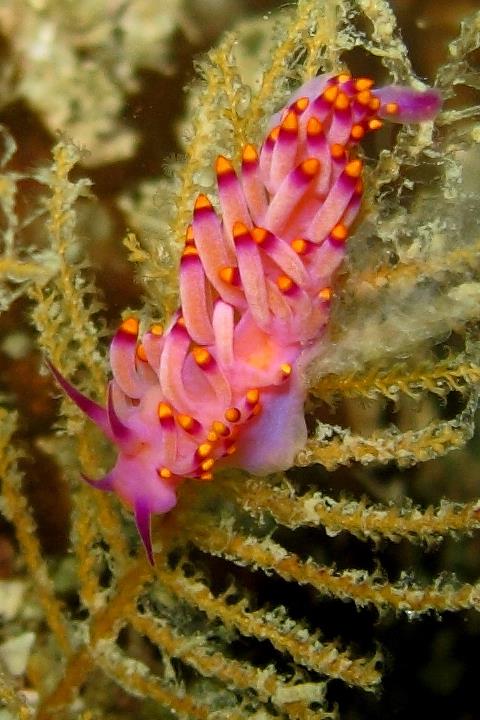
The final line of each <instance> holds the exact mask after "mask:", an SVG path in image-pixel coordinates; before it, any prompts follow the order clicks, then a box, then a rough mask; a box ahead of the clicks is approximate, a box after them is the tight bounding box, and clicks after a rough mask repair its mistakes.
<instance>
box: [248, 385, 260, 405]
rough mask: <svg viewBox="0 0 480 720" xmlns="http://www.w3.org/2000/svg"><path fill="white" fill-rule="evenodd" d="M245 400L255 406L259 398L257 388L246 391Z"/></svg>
mask: <svg viewBox="0 0 480 720" xmlns="http://www.w3.org/2000/svg"><path fill="white" fill-rule="evenodd" d="M246 398H247V402H248V403H249V404H250V405H255V404H256V403H258V400H259V398H260V391H259V390H258V389H257V388H252V389H251V390H248V391H247V394H246Z"/></svg>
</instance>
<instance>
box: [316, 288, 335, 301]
mask: <svg viewBox="0 0 480 720" xmlns="http://www.w3.org/2000/svg"><path fill="white" fill-rule="evenodd" d="M318 297H319V299H320V300H323V301H324V302H329V301H330V300H331V299H332V288H329V287H326V288H323V289H322V290H320V292H319V293H318Z"/></svg>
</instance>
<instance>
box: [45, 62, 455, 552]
mask: <svg viewBox="0 0 480 720" xmlns="http://www.w3.org/2000/svg"><path fill="white" fill-rule="evenodd" d="M440 105H441V98H440V96H439V94H438V93H437V92H436V91H435V90H432V89H427V90H425V91H423V92H422V91H417V90H412V89H410V88H405V87H396V86H390V87H385V88H381V89H376V88H374V86H373V81H372V80H371V79H370V78H353V77H352V76H351V75H350V74H348V73H341V74H338V75H322V76H320V77H317V78H314V79H313V80H310V81H309V82H307V83H306V84H305V85H303V86H302V87H301V88H300V89H299V90H298V91H297V92H296V93H295V94H294V95H293V97H292V98H291V100H290V101H289V103H288V105H287V106H286V107H285V108H283V110H281V111H280V112H279V113H277V114H276V115H274V116H273V118H272V121H271V123H270V125H269V128H268V132H267V135H266V138H265V140H264V142H263V144H262V145H261V147H259V148H257V147H255V146H254V145H252V144H247V145H245V147H244V148H243V150H242V156H241V167H240V168H239V171H237V170H236V169H235V166H234V164H233V162H232V161H231V160H230V159H229V158H227V157H224V156H222V155H221V156H219V157H218V158H217V160H216V163H215V171H216V176H217V186H218V199H219V206H220V213H218V214H217V212H216V211H215V209H214V207H213V205H212V203H211V201H210V199H209V198H208V197H207V196H206V195H203V194H201V195H199V196H198V197H197V199H196V201H195V204H194V208H193V217H192V222H191V224H190V225H189V226H188V228H187V230H186V236H185V247H184V250H183V253H182V256H181V260H180V299H181V307H180V308H179V310H178V311H177V313H176V314H175V316H174V317H173V318H172V320H171V322H170V325H169V326H168V327H167V328H166V329H165V330H164V329H163V328H162V327H160V326H159V325H152V326H151V327H150V328H149V329H148V330H147V331H146V332H144V333H143V334H141V332H140V327H139V322H138V320H137V319H135V318H133V317H131V318H128V319H126V320H125V321H124V322H123V323H122V324H121V326H120V328H119V330H118V331H117V333H116V334H115V337H114V338H113V340H112V343H111V347H110V365H111V369H112V375H113V379H112V381H111V383H110V385H109V388H108V393H107V402H106V408H102V407H101V406H100V405H97V404H96V403H94V402H93V401H91V400H89V399H88V398H87V397H85V396H84V395H82V394H81V393H80V392H78V391H77V390H76V389H75V388H74V387H73V386H72V385H70V383H68V382H67V380H65V379H64V378H63V377H62V376H61V375H60V373H59V372H58V371H57V370H55V369H54V368H52V372H53V373H54V375H55V377H56V379H57V381H58V382H59V384H60V386H61V387H62V388H63V390H64V391H65V392H66V393H67V395H69V397H70V398H71V399H72V400H73V401H74V402H75V403H76V404H77V405H78V406H79V408H80V409H81V410H82V411H83V412H84V413H85V414H86V415H87V416H88V417H89V418H90V419H91V420H93V422H95V423H96V424H97V425H98V426H99V427H100V428H101V430H102V431H103V432H104V433H105V434H106V435H107V437H109V438H110V440H112V442H113V443H115V445H116V446H117V448H118V458H117V462H116V464H115V466H114V468H113V469H112V470H111V471H110V472H109V473H108V474H107V475H106V476H105V477H104V478H103V479H102V480H99V481H97V482H95V481H94V480H90V479H88V480H87V479H86V478H85V479H86V480H87V481H88V482H89V483H91V484H92V485H93V486H94V487H97V488H99V489H102V490H109V491H113V492H115V493H116V494H117V495H118V496H119V497H120V498H121V499H122V501H123V502H124V503H125V504H126V506H127V507H129V508H130V509H131V510H132V511H133V513H134V515H135V521H136V524H137V528H138V531H139V534H140V536H141V539H142V542H143V545H144V547H145V550H146V553H147V557H148V560H149V562H150V563H152V564H153V561H154V558H153V551H152V540H151V530H150V519H151V516H152V515H155V514H159V513H165V512H167V511H168V510H170V509H171V508H172V507H174V505H175V503H176V488H177V487H178V485H179V484H180V483H181V482H182V481H183V480H184V479H185V478H191V479H194V480H197V481H199V482H209V481H211V480H212V477H213V471H214V469H215V468H221V467H224V466H226V465H235V466H237V467H241V468H245V469H247V470H249V471H251V472H253V473H257V474H266V473H269V472H272V471H276V470H281V469H285V468H287V467H289V466H290V465H291V464H292V463H293V460H294V457H295V455H296V453H297V452H298V451H299V450H300V449H301V448H302V447H303V446H304V444H305V441H306V437H307V429H306V425H305V418H304V409H303V405H304V399H305V394H306V386H305V378H304V368H305V366H306V364H307V363H308V362H309V360H310V359H311V358H312V357H313V355H314V354H315V353H316V352H318V347H319V344H321V342H322V341H323V340H322V338H323V336H324V331H325V328H326V326H327V323H328V319H329V314H330V306H331V298H332V292H333V291H332V286H333V284H334V279H335V273H336V272H337V270H338V268H339V266H340V265H341V263H342V260H343V258H344V256H345V252H346V242H347V239H348V235H349V233H350V231H351V227H352V224H353V223H354V221H355V219H356V217H357V214H358V211H359V208H360V204H361V198H362V193H363V181H362V175H363V163H362V161H361V160H360V158H359V157H358V156H357V151H356V148H357V145H358V143H359V142H360V141H361V140H362V139H363V138H364V137H365V135H367V134H368V133H370V132H374V131H376V130H379V129H380V128H381V127H382V125H383V120H392V121H394V122H421V121H424V120H431V119H432V118H433V117H434V116H435V115H436V113H437V112H438V111H439V109H440Z"/></svg>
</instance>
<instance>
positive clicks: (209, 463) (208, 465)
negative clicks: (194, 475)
mask: <svg viewBox="0 0 480 720" xmlns="http://www.w3.org/2000/svg"><path fill="white" fill-rule="evenodd" d="M214 465H215V460H214V459H213V458H208V460H204V461H203V462H202V463H201V465H200V467H201V468H202V470H205V472H206V471H207V470H211V469H212V467H213V466H214Z"/></svg>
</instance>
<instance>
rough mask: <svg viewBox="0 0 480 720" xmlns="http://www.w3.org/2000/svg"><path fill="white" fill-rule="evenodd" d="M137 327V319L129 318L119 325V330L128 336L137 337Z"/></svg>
mask: <svg viewBox="0 0 480 720" xmlns="http://www.w3.org/2000/svg"><path fill="white" fill-rule="evenodd" d="M138 327H139V322H138V320H137V318H134V317H129V318H127V319H126V320H124V321H123V322H122V324H121V325H120V329H121V330H123V332H126V333H128V335H135V336H137V335H138Z"/></svg>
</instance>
